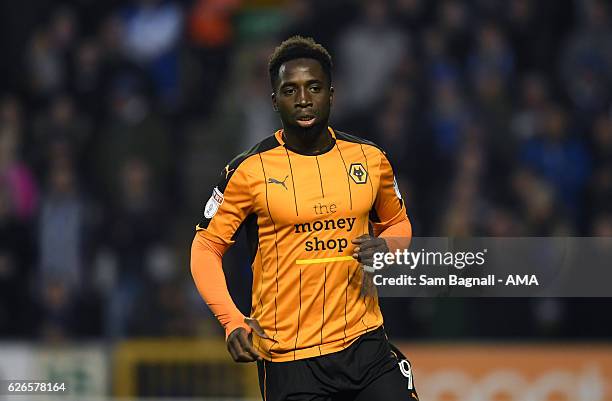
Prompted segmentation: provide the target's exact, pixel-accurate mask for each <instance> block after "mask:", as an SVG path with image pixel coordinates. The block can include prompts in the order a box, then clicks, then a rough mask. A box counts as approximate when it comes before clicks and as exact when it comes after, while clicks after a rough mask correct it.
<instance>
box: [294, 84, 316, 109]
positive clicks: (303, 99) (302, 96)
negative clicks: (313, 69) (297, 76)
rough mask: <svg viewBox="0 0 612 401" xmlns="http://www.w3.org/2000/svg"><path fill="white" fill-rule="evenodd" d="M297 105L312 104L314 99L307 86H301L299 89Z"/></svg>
mask: <svg viewBox="0 0 612 401" xmlns="http://www.w3.org/2000/svg"><path fill="white" fill-rule="evenodd" d="M296 105H297V106H300V107H307V106H312V100H311V99H310V94H309V92H308V91H307V90H306V88H301V89H299V90H298V94H297V99H296Z"/></svg>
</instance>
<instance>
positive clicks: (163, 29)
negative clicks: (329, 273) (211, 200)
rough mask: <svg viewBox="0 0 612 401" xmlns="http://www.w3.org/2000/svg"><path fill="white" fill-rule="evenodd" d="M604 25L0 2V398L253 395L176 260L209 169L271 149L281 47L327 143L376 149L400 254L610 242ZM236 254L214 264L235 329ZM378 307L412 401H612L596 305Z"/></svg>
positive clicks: (112, 1) (520, 9) (300, 1)
mask: <svg viewBox="0 0 612 401" xmlns="http://www.w3.org/2000/svg"><path fill="white" fill-rule="evenodd" d="M611 8H612V7H611V5H610V4H609V3H608V2H606V1H590V0H575V1H568V0H559V1H556V0H541V1H526V0H508V1H502V0H487V1H485V0H474V1H469V2H468V1H465V2H464V1H456V0H455V1H454V0H447V1H426V0H392V1H391V0H389V1H381V0H372V1H362V2H358V1H350V0H334V1H314V0H313V1H304V0H287V1H280V0H253V1H247V0H243V1H241V0H183V1H179V0H169V1H159V0H133V1H119V0H107V1H96V0H71V1H65V2H59V1H53V0H39V1H34V0H23V1H5V2H2V3H1V4H0V51H1V55H0V59H1V62H0V379H3V378H10V379H26V378H28V379H48V380H52V379H55V380H65V381H67V382H68V384H69V386H68V387H69V388H71V389H72V395H70V396H69V397H71V398H72V399H79V400H85V399H87V397H89V396H91V397H94V398H95V399H99V400H103V399H107V398H106V397H109V398H113V397H163V396H171V395H172V396H175V397H178V396H181V397H191V396H198V397H210V398H215V397H234V398H242V397H245V398H252V397H257V390H256V388H255V380H256V379H255V376H254V374H255V372H254V370H255V369H254V368H253V367H252V366H244V365H234V364H231V363H230V362H229V357H228V356H227V355H226V351H225V349H224V345H223V343H222V331H221V329H220V327H219V326H218V324H217V322H216V321H215V320H214V318H213V317H212V316H211V315H210V313H209V312H208V310H207V309H206V308H205V306H204V304H203V302H202V301H201V299H200V298H199V296H198V294H197V292H196V291H195V288H194V285H193V284H192V282H191V278H190V274H189V247H190V241H191V238H192V236H193V227H194V225H195V223H196V222H197V220H198V218H199V214H200V213H201V209H202V206H203V204H204V202H205V200H206V199H208V197H209V196H210V191H211V186H212V185H213V183H214V182H215V181H216V177H217V175H218V174H219V172H220V169H221V168H222V167H223V166H224V165H225V164H226V162H227V161H228V160H229V159H230V158H231V157H232V156H233V155H235V154H237V153H239V152H240V151H242V150H244V149H246V148H248V147H249V146H250V144H252V143H254V142H256V141H258V140H260V139H261V138H263V137H265V136H267V135H269V134H270V133H271V132H272V131H274V130H275V129H276V128H278V125H279V124H278V121H277V118H276V116H275V115H274V113H273V112H272V110H271V107H270V99H269V94H270V88H269V81H268V78H267V57H268V56H269V54H270V53H271V51H272V50H273V48H274V46H276V45H277V44H278V43H279V41H280V40H282V39H284V38H287V37H288V36H290V35H292V34H296V33H299V34H302V35H309V36H313V37H315V39H316V40H317V41H319V42H321V43H322V44H324V45H325V46H326V47H327V48H328V49H329V50H330V51H331V53H332V55H333V56H334V62H335V75H334V86H335V87H336V95H337V96H336V102H335V106H334V110H333V116H332V124H333V125H334V126H336V127H338V128H340V129H342V130H345V131H348V132H351V133H353V134H356V135H360V136H363V137H365V138H368V139H370V140H373V141H375V142H377V143H379V144H380V145H382V146H383V147H384V148H385V149H387V151H388V153H389V155H390V157H391V159H392V160H393V162H394V166H395V168H396V170H397V171H396V173H397V178H398V182H399V186H400V188H401V190H402V192H403V194H404V198H405V199H406V200H407V207H408V212H409V215H410V218H411V220H412V223H413V227H414V232H415V235H419V236H428V235H434V236H451V235H463V236H465V235H479V236H612V209H611V206H612V108H611V104H612V103H611V97H612V91H611V89H612V28H611V26H612V25H611V18H612V14H611ZM245 254H246V248H245V247H244V246H243V245H242V244H240V245H238V246H236V247H235V249H233V250H232V251H231V253H230V254H229V255H228V256H227V257H226V258H225V265H226V269H227V270H226V274H227V276H228V282H229V285H230V288H231V291H232V293H233V295H234V298H235V300H236V301H237V303H238V304H239V305H240V307H241V308H242V309H243V310H245V311H248V304H249V286H250V268H249V266H248V264H247V262H246V260H248V258H246V257H245V256H244V255H245ZM382 303H383V308H384V309H383V313H384V315H385V319H386V327H387V330H388V332H389V335H390V337H391V339H392V340H393V341H394V342H397V343H400V344H402V348H403V349H404V351H405V352H406V353H407V354H408V355H412V359H413V363H414V365H415V372H416V383H417V386H419V390H420V394H421V396H422V397H423V399H424V400H458V399H470V400H489V399H499V400H502V399H503V400H548V399H551V400H552V399H554V400H569V399H573V400H585V401H586V400H590V401H599V400H612V389H611V388H610V383H612V345H611V344H610V339H611V338H612V314H611V313H610V310H611V309H610V308H611V306H612V302H610V301H609V300H606V299H546V298H543V299H414V300H411V299H386V300H383V302H382ZM0 399H2V396H1V395H0ZM16 399H24V398H23V397H21V398H16ZM41 399H42V398H41ZM62 399H66V397H62Z"/></svg>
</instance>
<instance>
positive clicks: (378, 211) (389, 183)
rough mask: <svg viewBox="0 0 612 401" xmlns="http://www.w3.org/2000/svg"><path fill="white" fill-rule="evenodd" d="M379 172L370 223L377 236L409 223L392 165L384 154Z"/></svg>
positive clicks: (382, 154)
mask: <svg viewBox="0 0 612 401" xmlns="http://www.w3.org/2000/svg"><path fill="white" fill-rule="evenodd" d="M379 171H380V179H379V184H378V190H377V192H376V199H375V201H374V207H373V208H372V210H371V211H370V221H371V222H372V225H373V228H374V234H375V235H377V236H378V235H379V234H380V233H381V232H382V231H384V230H385V229H387V228H389V227H391V226H393V225H395V224H398V223H401V222H402V221H408V216H407V214H406V207H405V205H404V200H403V198H402V195H401V193H400V191H399V188H398V185H397V181H396V180H395V175H394V174H393V169H392V167H391V163H389V160H388V159H387V156H386V155H385V154H384V153H382V152H381V161H380V167H379Z"/></svg>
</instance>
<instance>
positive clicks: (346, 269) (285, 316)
mask: <svg viewBox="0 0 612 401" xmlns="http://www.w3.org/2000/svg"><path fill="white" fill-rule="evenodd" d="M328 131H329V134H330V135H331V137H332V139H333V142H334V143H333V146H332V147H330V148H329V149H328V150H327V151H326V152H324V153H321V154H317V155H306V154H300V153H298V152H296V151H295V150H293V149H291V148H290V147H288V146H287V145H286V144H285V143H284V141H283V138H282V131H277V132H276V133H275V134H274V135H273V136H271V137H269V138H267V139H265V140H264V141H262V142H261V143H259V144H257V145H256V146H255V147H253V148H252V149H251V150H250V151H249V152H246V153H244V154H242V155H240V156H238V157H237V158H236V159H234V160H233V161H232V162H231V163H229V164H228V165H227V166H226V168H225V169H223V171H222V174H221V180H220V181H219V183H218V185H217V186H216V190H215V191H213V196H212V197H211V199H212V200H209V203H207V207H206V208H205V213H204V217H203V219H202V220H201V221H200V222H199V224H198V226H197V229H198V230H201V233H202V235H204V236H205V237H206V238H207V239H209V240H211V241H213V242H216V243H219V244H225V245H231V244H232V243H233V242H234V241H235V235H236V232H237V231H238V229H239V228H240V227H244V228H246V230H245V231H246V232H247V237H248V241H249V245H250V249H251V251H252V255H251V256H252V265H253V288H252V294H253V298H252V309H251V317H253V318H255V319H257V320H258V321H259V323H260V324H261V326H262V328H263V329H264V331H265V332H266V333H267V334H268V335H269V336H270V337H271V338H270V339H265V338H257V340H256V341H255V347H256V348H257V350H258V351H259V353H260V354H261V355H262V357H263V358H265V359H267V360H272V361H288V360H294V359H302V358H308V357H312V356H318V355H324V354H328V353H332V352H337V351H339V350H342V349H344V348H345V347H347V346H349V345H350V344H351V343H352V342H353V341H355V340H356V339H357V338H358V337H359V336H361V335H362V334H364V333H365V332H367V331H371V330H374V329H376V328H377V327H379V326H380V325H382V322H383V319H382V315H381V313H380V309H379V306H378V299H377V297H368V298H367V299H366V298H363V297H361V296H360V284H361V279H362V274H363V272H362V269H361V268H360V266H359V263H358V262H357V261H356V260H355V259H354V258H353V257H352V253H353V249H354V245H352V243H351V241H352V240H353V239H354V238H357V237H358V236H360V235H362V234H367V233H368V227H369V224H372V225H373V228H374V231H375V233H381V232H382V231H384V230H385V229H387V228H389V227H392V226H394V225H397V224H400V223H402V222H407V221H408V218H407V216H406V209H405V207H404V202H403V200H402V199H401V196H399V192H398V191H397V190H396V185H394V176H393V171H392V169H391V165H390V163H389V161H388V160H387V157H386V156H385V153H384V152H383V151H382V150H380V148H378V147H377V146H376V145H374V144H372V143H371V142H368V141H365V140H362V139H360V138H356V137H353V136H350V135H348V134H344V133H341V132H335V131H334V130H332V129H331V128H329V130H328Z"/></svg>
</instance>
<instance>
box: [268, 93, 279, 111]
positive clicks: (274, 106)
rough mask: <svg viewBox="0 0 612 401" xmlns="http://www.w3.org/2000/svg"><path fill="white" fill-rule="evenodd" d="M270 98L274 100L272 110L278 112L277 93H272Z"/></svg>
mask: <svg viewBox="0 0 612 401" xmlns="http://www.w3.org/2000/svg"><path fill="white" fill-rule="evenodd" d="M270 97H271V98H272V108H273V109H274V111H276V112H278V104H277V103H276V92H272V94H271V95H270Z"/></svg>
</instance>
